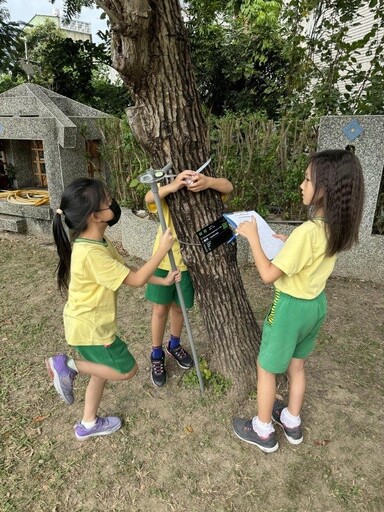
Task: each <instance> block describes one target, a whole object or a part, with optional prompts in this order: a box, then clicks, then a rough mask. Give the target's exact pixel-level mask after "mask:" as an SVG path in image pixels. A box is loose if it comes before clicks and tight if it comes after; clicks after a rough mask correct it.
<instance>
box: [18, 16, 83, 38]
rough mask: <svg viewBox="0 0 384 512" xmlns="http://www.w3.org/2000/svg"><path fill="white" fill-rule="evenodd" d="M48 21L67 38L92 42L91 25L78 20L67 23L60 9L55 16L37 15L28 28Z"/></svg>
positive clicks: (29, 22)
mask: <svg viewBox="0 0 384 512" xmlns="http://www.w3.org/2000/svg"><path fill="white" fill-rule="evenodd" d="M47 20H50V21H52V22H53V23H54V24H55V25H56V26H57V28H59V29H60V30H62V31H63V32H64V33H65V37H69V38H70V39H73V40H74V41H92V30H91V28H92V27H91V23H87V22H85V21H80V20H78V19H73V20H71V21H67V20H65V18H64V17H63V16H61V14H60V11H59V10H58V9H57V10H55V11H54V13H53V14H35V15H34V17H33V18H32V19H31V20H30V21H28V24H27V25H26V26H27V27H28V26H32V27H37V26H39V25H43V24H44V23H45V22H46V21H47Z"/></svg>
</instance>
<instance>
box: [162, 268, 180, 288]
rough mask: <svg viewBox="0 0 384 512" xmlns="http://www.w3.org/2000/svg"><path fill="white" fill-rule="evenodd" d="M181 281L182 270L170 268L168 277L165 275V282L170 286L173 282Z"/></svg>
mask: <svg viewBox="0 0 384 512" xmlns="http://www.w3.org/2000/svg"><path fill="white" fill-rule="evenodd" d="M180 281H181V272H180V270H179V269H177V270H170V271H169V272H168V275H167V277H164V282H165V285H166V286H170V285H171V284H173V283H180Z"/></svg>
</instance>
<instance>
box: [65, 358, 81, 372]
mask: <svg viewBox="0 0 384 512" xmlns="http://www.w3.org/2000/svg"><path fill="white" fill-rule="evenodd" d="M67 366H69V367H70V368H72V370H75V372H76V373H79V370H78V369H77V366H76V363H75V361H74V360H73V359H72V357H68V359H67Z"/></svg>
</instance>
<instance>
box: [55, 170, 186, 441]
mask: <svg viewBox="0 0 384 512" xmlns="http://www.w3.org/2000/svg"><path fill="white" fill-rule="evenodd" d="M120 214H121V210H120V207H119V205H118V204H117V202H116V201H115V199H112V198H111V197H110V195H109V194H108V192H107V190H106V188H105V186H104V184H103V183H102V182H101V181H98V180H94V179H91V178H80V179H77V180H75V181H73V182H72V183H71V184H70V185H69V186H68V187H67V188H66V189H65V190H64V193H63V195H62V198H61V202H60V208H58V209H57V211H56V215H55V217H54V220H53V235H54V239H55V243H56V247H57V253H58V255H59V263H58V266H57V282H58V287H59V289H60V291H61V292H66V293H67V294H68V300H67V303H66V305H65V308H64V328H65V336H66V340H67V342H68V344H70V345H72V346H73V347H74V348H75V349H76V351H77V352H78V353H79V354H80V355H81V356H82V359H75V360H74V359H72V358H70V357H67V356H66V355H65V354H57V355H55V356H52V357H50V358H48V359H47V361H46V364H47V369H48V372H49V374H50V376H51V379H52V380H53V384H54V386H55V389H56V391H57V392H58V394H59V396H60V397H61V398H62V399H63V400H64V401H65V402H66V403H67V404H72V403H73V402H74V396H73V381H74V379H75V378H76V376H77V375H78V373H82V374H86V375H89V376H90V380H89V383H88V386H87V390H86V393H85V403H84V413H83V419H82V420H81V421H80V422H79V423H78V424H77V425H76V426H75V435H76V438H77V439H78V440H80V441H82V440H85V439H88V438H90V437H94V436H101V435H107V434H111V433H113V432H115V431H116V430H118V429H119V428H120V427H121V420H120V418H118V417H117V416H107V417H99V416H97V411H98V408H99V404H100V401H101V398H102V395H103V391H104V387H105V384H106V383H107V381H108V380H113V381H123V380H129V379H131V378H132V377H134V376H135V374H136V373H137V369H138V368H137V364H136V361H135V359H134V357H133V356H132V354H131V353H130V352H129V350H128V347H127V345H126V343H125V342H123V341H122V340H121V339H120V338H119V337H118V336H117V335H116V330H117V327H116V305H117V291H118V289H119V287H120V286H121V285H122V284H126V285H128V286H133V287H140V286H143V285H144V284H146V283H147V282H153V283H155V284H158V285H163V286H164V285H165V286H169V285H171V284H173V283H174V281H175V280H177V281H179V280H180V272H179V271H175V272H169V273H168V275H167V276H166V277H164V278H159V277H155V276H153V273H154V272H155V270H156V268H157V267H158V265H159V263H160V262H161V260H162V259H163V258H164V256H165V255H166V254H167V252H168V251H169V250H170V248H171V247H172V245H173V243H174V239H173V237H172V235H171V233H170V230H167V231H166V232H165V233H164V235H163V236H162V237H161V240H160V243H159V248H158V250H157V251H156V253H154V254H153V256H152V258H151V259H150V260H149V261H148V262H147V263H145V264H144V265H143V266H142V267H141V268H140V269H138V270H136V271H133V270H130V269H129V268H128V267H127V266H126V265H125V264H124V260H123V258H122V257H121V256H120V255H119V254H118V252H117V251H116V249H115V248H114V247H113V246H112V244H111V243H110V242H109V240H108V239H107V238H106V237H105V236H104V233H105V231H106V229H107V227H108V226H113V225H114V224H115V223H116V222H118V220H119V218H120ZM63 221H64V222H65V224H66V225H67V227H68V229H69V230H70V233H71V239H72V240H74V242H73V244H71V243H70V241H69V239H68V236H67V233H66V230H65V229H64V225H63Z"/></svg>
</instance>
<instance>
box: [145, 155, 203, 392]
mask: <svg viewBox="0 0 384 512" xmlns="http://www.w3.org/2000/svg"><path fill="white" fill-rule="evenodd" d="M171 168H172V164H171V163H170V164H167V165H166V166H165V167H163V168H162V169H161V170H159V171H154V170H153V169H149V170H148V171H147V172H146V173H144V175H141V176H142V177H143V178H142V180H140V176H139V180H140V181H141V182H142V183H146V184H150V186H151V191H152V194H153V197H154V199H155V203H156V208H157V212H158V214H159V221H160V225H161V228H162V230H163V233H164V232H165V231H166V229H167V224H166V222H165V219H164V214H163V209H162V207H161V200H160V196H159V189H158V187H157V183H158V182H159V181H161V180H162V179H163V178H164V177H165V174H166V173H167V172H168V171H169V170H170V169H171ZM156 175H158V176H156ZM151 177H152V179H151ZM168 257H169V261H170V263H171V268H172V270H177V267H176V263H175V257H174V255H173V252H172V249H170V250H169V251H168ZM175 285H176V291H177V296H178V297H179V302H180V307H181V311H182V313H183V318H184V324H185V328H186V331H187V334H188V339H189V344H190V346H191V349H192V356H193V360H194V363H195V368H196V375H197V378H198V379H199V385H200V391H201V393H204V381H203V378H202V376H201V372H200V365H199V360H198V357H197V353H196V348H195V343H194V341H193V335H192V330H191V324H190V323H189V318H188V313H187V308H186V307H185V301H184V297H183V292H182V290H181V286H180V283H175Z"/></svg>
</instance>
